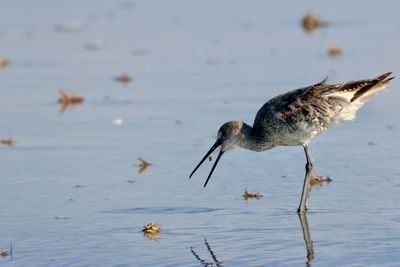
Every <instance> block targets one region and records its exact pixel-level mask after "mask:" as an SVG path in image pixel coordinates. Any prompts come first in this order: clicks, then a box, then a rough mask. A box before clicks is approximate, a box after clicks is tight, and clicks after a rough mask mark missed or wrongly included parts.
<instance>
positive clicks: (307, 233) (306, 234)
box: [297, 212, 314, 267]
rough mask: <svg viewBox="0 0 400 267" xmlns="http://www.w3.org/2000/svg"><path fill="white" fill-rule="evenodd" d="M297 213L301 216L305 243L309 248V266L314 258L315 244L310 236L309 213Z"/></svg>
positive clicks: (307, 263)
mask: <svg viewBox="0 0 400 267" xmlns="http://www.w3.org/2000/svg"><path fill="white" fill-rule="evenodd" d="M297 215H298V216H299V219H300V224H301V228H302V230H303V238H304V243H305V245H306V250H307V262H306V266H307V267H309V266H311V262H312V261H313V259H314V246H313V241H312V240H311V236H310V229H309V228H308V221H307V213H306V212H299V213H297Z"/></svg>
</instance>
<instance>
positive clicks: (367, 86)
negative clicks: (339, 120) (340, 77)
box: [338, 72, 394, 102]
mask: <svg viewBox="0 0 400 267" xmlns="http://www.w3.org/2000/svg"><path fill="white" fill-rule="evenodd" d="M391 74H392V72H387V73H385V74H382V75H380V76H378V77H376V78H373V79H366V80H359V81H351V82H347V83H345V84H342V85H341V86H340V87H339V88H338V92H342V93H345V92H352V93H353V96H352V98H351V99H350V102H354V101H356V100H357V99H358V98H360V97H362V96H364V95H365V94H367V95H369V94H370V93H372V91H375V90H376V89H378V90H377V91H380V90H381V89H384V88H385V87H386V86H387V83H388V82H389V81H390V80H392V79H393V78H394V77H389V76H390V75H391ZM374 93H375V92H374Z"/></svg>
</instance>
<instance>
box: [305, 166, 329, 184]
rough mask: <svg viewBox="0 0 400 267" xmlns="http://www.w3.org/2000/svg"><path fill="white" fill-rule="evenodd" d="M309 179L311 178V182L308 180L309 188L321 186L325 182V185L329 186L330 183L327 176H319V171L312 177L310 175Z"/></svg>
mask: <svg viewBox="0 0 400 267" xmlns="http://www.w3.org/2000/svg"><path fill="white" fill-rule="evenodd" d="M310 178H311V180H310V184H311V186H313V185H317V184H318V185H322V183H323V182H326V183H328V184H329V183H330V182H332V179H331V177H329V176H326V177H324V176H322V175H321V174H320V172H319V170H318V171H316V172H315V175H314V176H313V175H311V176H310Z"/></svg>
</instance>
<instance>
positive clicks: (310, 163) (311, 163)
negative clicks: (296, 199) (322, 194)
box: [297, 144, 313, 212]
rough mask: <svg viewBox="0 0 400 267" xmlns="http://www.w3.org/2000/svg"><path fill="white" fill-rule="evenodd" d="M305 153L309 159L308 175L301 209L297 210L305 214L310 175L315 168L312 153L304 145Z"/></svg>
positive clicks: (307, 165)
mask: <svg viewBox="0 0 400 267" xmlns="http://www.w3.org/2000/svg"><path fill="white" fill-rule="evenodd" d="M303 148H304V152H305V153H306V158H307V164H306V174H305V177H304V184H303V191H302V193H301V200H300V205H299V208H298V209H297V212H303V211H306V210H307V198H308V193H309V191H310V190H309V187H310V180H311V177H310V173H311V170H312V168H313V160H312V158H311V154H310V151H309V150H308V145H307V144H303Z"/></svg>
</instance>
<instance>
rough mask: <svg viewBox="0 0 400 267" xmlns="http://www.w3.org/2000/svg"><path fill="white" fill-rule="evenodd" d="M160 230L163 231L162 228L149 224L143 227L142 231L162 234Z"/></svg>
mask: <svg viewBox="0 0 400 267" xmlns="http://www.w3.org/2000/svg"><path fill="white" fill-rule="evenodd" d="M160 230H161V228H160V226H158V225H157V224H155V223H151V222H150V223H148V224H145V225H143V230H142V231H143V232H146V233H158V232H160Z"/></svg>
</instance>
